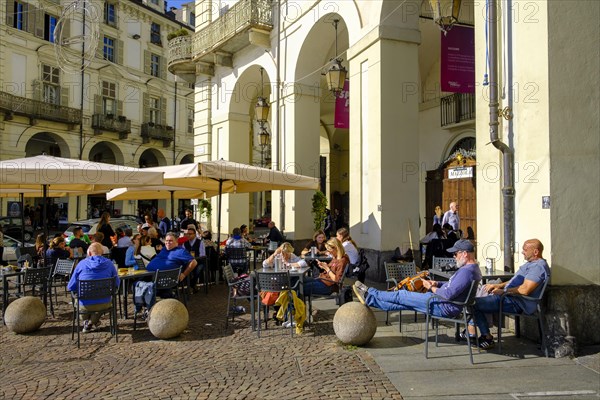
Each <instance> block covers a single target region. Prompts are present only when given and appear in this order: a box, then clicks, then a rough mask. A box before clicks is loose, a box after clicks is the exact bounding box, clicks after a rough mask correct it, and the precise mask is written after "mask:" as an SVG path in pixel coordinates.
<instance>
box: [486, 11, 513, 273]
mask: <svg viewBox="0 0 600 400" xmlns="http://www.w3.org/2000/svg"><path fill="white" fill-rule="evenodd" d="M487 7H488V19H487V24H488V25H487V29H488V39H489V42H488V54H489V86H490V103H489V107H490V142H491V143H492V144H493V145H494V147H495V148H497V149H498V150H500V152H501V153H502V171H503V179H502V181H503V186H502V206H503V213H502V214H503V221H504V235H503V239H504V269H505V270H506V271H511V272H514V270H515V260H514V242H515V186H514V183H515V174H514V151H513V149H512V148H510V147H509V146H508V145H506V144H505V143H504V142H502V141H501V140H500V139H499V138H498V125H499V118H500V110H499V109H498V107H499V103H498V23H497V19H498V15H497V0H489V1H488V3H487ZM503 45H506V43H503ZM508 110H509V112H510V109H508ZM509 112H503V113H502V114H503V115H505V116H507V115H508V118H511V117H510V116H509Z"/></svg>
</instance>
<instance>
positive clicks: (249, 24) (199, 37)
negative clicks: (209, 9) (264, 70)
mask: <svg viewBox="0 0 600 400" xmlns="http://www.w3.org/2000/svg"><path fill="white" fill-rule="evenodd" d="M272 7H273V5H272V1H271V0H240V1H238V2H237V3H236V4H235V5H233V7H231V8H230V9H229V10H228V11H227V12H226V13H225V14H223V15H222V16H220V17H219V18H217V19H216V20H215V21H213V22H212V23H211V24H210V25H208V26H207V27H206V28H204V29H202V30H201V31H199V32H196V33H195V34H194V35H193V39H192V56H193V58H194V59H199V60H200V61H205V60H203V59H202V58H203V57H204V56H206V55H208V54H210V53H213V52H216V51H224V52H227V53H235V52H236V51H239V50H240V49H242V48H244V47H246V46H247V45H248V44H250V43H251V41H250V39H244V38H245V37H246V36H247V31H248V30H249V29H251V28H256V29H258V30H262V31H266V32H270V31H271V30H272V29H273V15H272V14H273V12H272ZM242 39H243V40H242ZM208 61H212V60H208Z"/></svg>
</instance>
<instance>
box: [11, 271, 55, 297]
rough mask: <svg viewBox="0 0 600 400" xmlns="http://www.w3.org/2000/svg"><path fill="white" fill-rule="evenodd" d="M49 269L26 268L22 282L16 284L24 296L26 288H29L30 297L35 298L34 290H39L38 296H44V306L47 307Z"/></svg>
mask: <svg viewBox="0 0 600 400" xmlns="http://www.w3.org/2000/svg"><path fill="white" fill-rule="evenodd" d="M51 270H52V268H51V267H46V268H27V269H26V270H25V275H24V276H23V282H21V283H17V287H18V288H19V292H20V293H22V294H23V295H25V292H26V290H27V286H31V295H32V296H35V295H36V294H35V288H36V286H38V287H39V288H40V293H39V294H40V295H42V296H44V297H43V300H44V305H47V299H48V280H49V279H50V271H51ZM51 301H52V300H51Z"/></svg>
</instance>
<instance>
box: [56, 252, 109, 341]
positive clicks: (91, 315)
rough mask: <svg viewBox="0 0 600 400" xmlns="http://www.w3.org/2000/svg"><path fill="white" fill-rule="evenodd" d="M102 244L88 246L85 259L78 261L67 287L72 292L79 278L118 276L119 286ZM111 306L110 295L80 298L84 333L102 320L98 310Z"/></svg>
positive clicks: (75, 288) (74, 290) (75, 289)
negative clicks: (96, 297) (101, 297)
mask: <svg viewBox="0 0 600 400" xmlns="http://www.w3.org/2000/svg"><path fill="white" fill-rule="evenodd" d="M102 252H103V250H102V245H101V244H100V243H92V244H90V246H89V247H88V250H87V255H88V257H86V258H85V259H83V260H81V261H80V262H79V263H77V266H76V267H75V271H73V275H71V280H70V281H69V284H68V285H67V289H68V290H70V291H72V292H75V293H76V292H77V285H78V282H79V280H90V279H103V278H111V277H116V279H115V287H119V277H118V275H117V271H116V270H115V267H114V265H113V263H112V261H110V260H109V259H108V258H106V257H102ZM109 306H110V297H108V298H105V299H95V300H80V301H79V307H80V311H81V310H83V316H84V321H83V333H88V332H91V331H93V330H95V329H96V328H97V327H98V325H99V321H100V316H101V313H99V312H96V311H98V310H105V309H106V308H108V307H109Z"/></svg>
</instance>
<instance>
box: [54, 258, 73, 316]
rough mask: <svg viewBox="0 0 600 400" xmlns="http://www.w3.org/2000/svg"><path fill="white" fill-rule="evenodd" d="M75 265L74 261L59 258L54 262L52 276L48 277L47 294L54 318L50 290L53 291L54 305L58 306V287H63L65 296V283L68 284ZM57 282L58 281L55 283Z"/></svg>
mask: <svg viewBox="0 0 600 400" xmlns="http://www.w3.org/2000/svg"><path fill="white" fill-rule="evenodd" d="M74 265H75V260H70V259H66V258H59V259H58V260H56V264H55V265H54V269H53V271H52V275H51V276H50V279H49V282H48V292H49V295H50V312H51V313H52V316H53V317H54V303H53V302H52V290H53V289H54V299H55V303H56V304H58V287H59V286H63V287H64V288H65V296H66V295H67V283H68V282H69V278H70V277H71V273H72V272H73V266H74ZM57 280H59V281H58V282H57Z"/></svg>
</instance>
